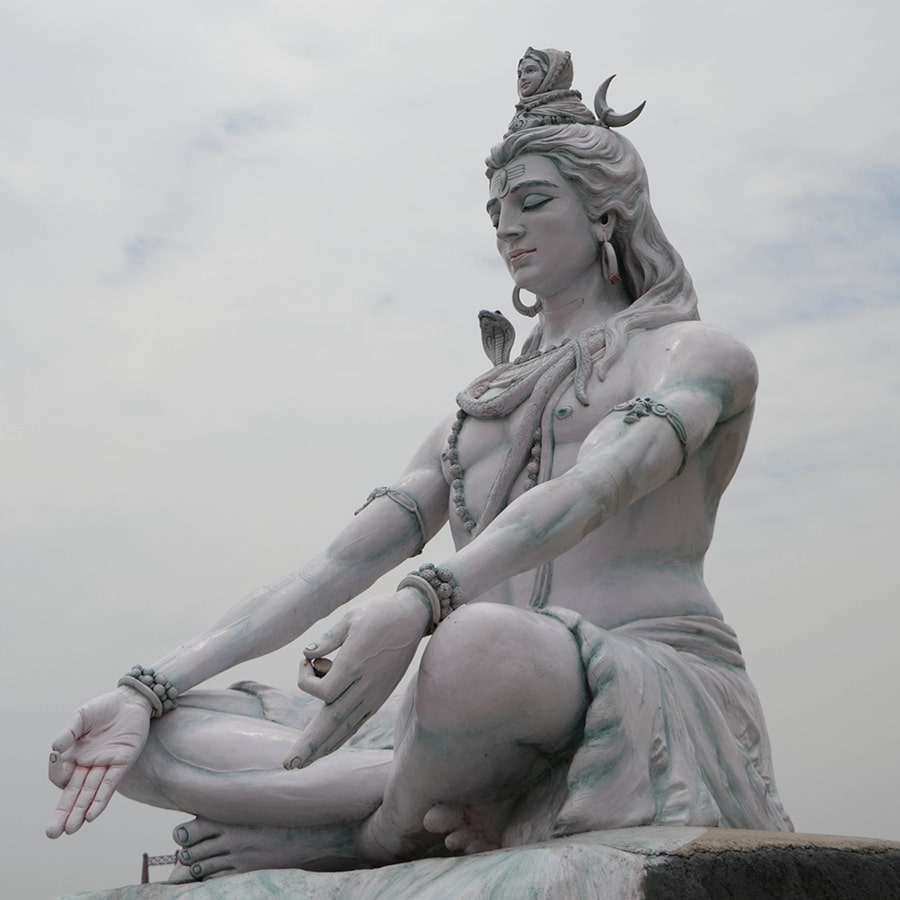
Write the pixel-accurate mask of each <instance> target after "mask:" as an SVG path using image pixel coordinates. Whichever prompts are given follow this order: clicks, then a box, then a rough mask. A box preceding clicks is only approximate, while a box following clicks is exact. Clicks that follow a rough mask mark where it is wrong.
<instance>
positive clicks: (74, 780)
mask: <svg viewBox="0 0 900 900" xmlns="http://www.w3.org/2000/svg"><path fill="white" fill-rule="evenodd" d="M85 778H87V769H85V768H83V767H82V766H76V767H75V771H74V772H72V777H71V778H70V779H69V783H68V784H67V785H66V789H65V790H64V791H63V792H62V794H60V797H59V803H57V804H56V811H55V814H54V816H53V818H52V819H51V820H50V824H49V825H48V826H47V837H50V838H58V837H59V836H60V835H61V834H62V833H63V832H64V831H65V832H66V833H67V834H71V833H72V831H77V830H78V829H77V828H73V829H72V831H70V830H69V829H68V827H67V826H68V821H69V817H70V816H71V814H72V808H73V807H74V806H75V801H76V800H77V799H78V794H79V793H80V791H81V786H82V785H83V784H84V780H85Z"/></svg>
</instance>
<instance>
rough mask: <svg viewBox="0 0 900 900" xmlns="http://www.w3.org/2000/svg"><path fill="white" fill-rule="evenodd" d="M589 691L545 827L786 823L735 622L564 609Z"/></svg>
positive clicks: (765, 826) (557, 614)
mask: <svg viewBox="0 0 900 900" xmlns="http://www.w3.org/2000/svg"><path fill="white" fill-rule="evenodd" d="M541 614H544V615H550V616H553V617H554V618H556V619H558V620H559V621H561V622H562V623H563V624H564V625H566V627H567V628H569V630H570V631H571V632H572V635H573V636H574V638H575V640H576V642H577V643H578V646H579V649H580V651H581V658H582V661H583V664H584V671H585V677H586V679H587V683H588V686H589V688H590V694H591V700H590V703H589V705H588V709H587V713H586V715H585V723H584V731H583V734H582V736H581V739H580V741H579V744H578V747H577V749H576V750H575V753H574V755H573V756H572V758H571V761H570V762H569V764H568V769H567V772H566V779H565V786H564V788H563V790H562V791H561V794H560V799H561V800H562V804H561V807H560V808H559V811H558V812H557V813H556V814H555V819H554V821H553V826H552V830H553V833H554V834H557V835H560V834H573V833H578V832H583V831H594V830H600V829H604V828H621V827H630V826H636V825H707V826H719V827H723V828H750V829H762V830H773V831H791V830H793V826H792V825H791V821H790V819H789V818H788V817H787V816H786V815H785V812H784V808H783V806H782V804H781V801H780V800H779V798H778V794H777V791H776V789H775V784H774V780H773V775H772V759H771V752H770V748H769V740H768V735H767V734H766V730H765V724H764V720H763V714H762V709H761V707H760V703H759V699H758V697H757V694H756V690H755V689H754V687H753V685H752V683H751V682H750V679H749V677H748V675H747V672H746V669H745V667H744V661H743V659H742V657H741V652H740V647H739V645H738V642H737V638H736V636H735V633H734V631H733V630H732V629H731V628H729V626H728V625H726V624H725V623H724V622H723V621H721V620H720V619H717V618H715V617H713V616H673V617H667V618H657V619H645V620H642V621H637V622H632V623H630V624H627V625H623V626H620V627H618V628H614V629H602V628H598V627H597V626H596V625H593V624H592V623H590V622H588V621H587V620H585V619H584V618H583V617H582V616H580V615H578V614H577V613H574V612H572V611H571V610H568V609H562V608H560V607H548V608H547V609H545V610H543V611H542V613H541Z"/></svg>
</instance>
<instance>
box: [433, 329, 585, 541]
mask: <svg viewBox="0 0 900 900" xmlns="http://www.w3.org/2000/svg"><path fill="white" fill-rule="evenodd" d="M568 343H569V338H566V339H565V340H564V341H562V343H560V344H557V345H555V346H552V347H545V348H544V349H543V350H532V351H531V352H526V353H523V354H522V355H521V356H519V357H517V358H516V359H515V360H513V363H512V365H513V366H520V365H524V364H527V363H531V362H534V361H535V360H538V359H540V358H541V357H545V356H547V355H549V354H550V353H552V352H553V351H554V350H558V349H559V348H560V347H564V346H566V345H567V344H568ZM487 389H488V388H487V386H486V385H482V386H479V388H477V389H476V390H475V392H474V393H475V395H476V396H477V395H480V394H482V393H483V391H486V390H487ZM467 418H468V413H466V412H465V410H462V409H458V410H457V411H456V418H455V419H454V420H453V425H452V426H451V428H450V434H449V436H448V437H447V449H446V450H444V452H443V453H441V459H443V460H445V461H446V462H448V463H449V471H450V478H451V481H450V487H451V489H452V491H453V506H454V508H455V510H456V515H457V516H458V517H459V520H460V522H462V525H463V528H465V529H466V531H467V532H468V533H469V534H474V532H475V529H476V528H477V527H478V522H477V521H476V520H475V517H474V516H473V515H472V514H471V513H470V512H469V509H468V507H467V506H466V499H465V471H464V469H463V467H462V465H461V464H460V461H459V435H460V432H461V431H462V427H463V423H464V422H465V421H466V419H467ZM540 470H541V429H540V427H537V428H535V430H534V432H533V435H532V443H531V451H530V456H529V459H528V462H527V463H526V464H525V473H526V474H525V485H524V487H523V490H526V491H529V490H531V488H533V487H534V486H535V485H536V484H537V483H538V474H539V473H540Z"/></svg>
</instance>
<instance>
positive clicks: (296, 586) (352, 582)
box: [154, 501, 421, 692]
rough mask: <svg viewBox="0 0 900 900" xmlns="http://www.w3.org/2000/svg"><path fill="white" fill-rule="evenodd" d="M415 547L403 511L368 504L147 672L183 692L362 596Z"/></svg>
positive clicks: (417, 537) (413, 529)
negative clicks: (290, 569)
mask: <svg viewBox="0 0 900 900" xmlns="http://www.w3.org/2000/svg"><path fill="white" fill-rule="evenodd" d="M420 543H421V533H420V530H419V528H418V526H417V524H416V522H415V519H414V517H412V516H411V515H410V513H409V512H407V511H405V510H403V509H402V508H400V507H399V506H397V505H396V504H393V503H391V502H390V501H386V502H385V501H382V502H379V503H373V504H372V505H371V506H369V507H367V508H366V509H364V510H363V511H362V512H361V513H360V514H359V515H358V516H357V517H356V518H354V520H353V521H352V522H351V523H350V525H348V527H347V528H345V529H344V530H343V531H342V532H341V534H340V535H339V536H338V537H337V538H336V539H335V541H333V542H332V544H331V545H330V546H329V548H328V549H327V550H326V551H324V552H323V553H321V554H320V555H319V556H317V557H316V558H314V559H313V560H311V561H310V562H309V563H308V564H307V565H305V566H304V567H303V568H302V569H300V570H298V571H297V572H295V573H293V574H291V575H289V576H288V577H287V578H285V579H283V580H282V581H280V582H277V583H274V584H271V585H267V586H265V587H263V588H261V589H260V590H258V591H256V592H254V593H253V594H251V595H250V596H248V597H246V598H245V599H244V600H242V601H240V602H239V603H237V604H236V605H235V606H233V607H232V608H231V609H229V610H228V611H227V612H226V613H224V614H223V615H222V616H220V617H219V618H218V619H217V620H216V621H215V622H213V623H212V624H211V625H210V626H209V627H208V628H207V629H205V630H204V631H203V632H202V633H201V634H199V635H198V636H197V637H195V638H193V639H192V640H190V641H187V642H186V643H184V644H182V645H181V646H180V647H178V648H177V649H176V650H174V651H172V652H171V653H169V654H167V655H166V656H164V657H163V658H162V659H160V660H159V661H158V662H156V663H155V664H154V667H155V668H156V669H157V670H158V671H161V672H164V673H165V675H166V676H167V677H168V678H169V679H170V680H171V681H172V682H174V684H175V685H176V686H177V687H178V689H179V691H181V692H184V691H186V690H188V689H189V688H191V687H194V686H195V685H197V684H199V683H201V682H202V681H205V680H206V679H207V678H210V677H211V676H213V675H216V674H218V673H219V672H223V671H225V670H226V669H229V668H231V667H232V666H234V665H237V664H238V663H241V662H245V661H246V660H248V659H254V658H256V657H259V656H264V655H265V654H267V653H271V652H272V651H274V650H277V649H279V648H280V647H283V646H284V645H285V644H288V643H290V642H291V641H292V640H294V639H295V638H296V637H297V636H298V635H300V634H302V633H303V632H304V631H306V630H307V629H308V628H309V627H310V626H312V625H313V624H315V622H317V621H318V620H319V619H321V618H322V617H323V616H326V615H328V614H329V613H331V612H333V611H334V610H335V609H336V608H337V607H338V606H340V605H341V604H343V603H345V602H347V601H348V600H350V599H351V598H353V597H355V596H356V595H357V594H359V593H360V592H362V591H364V590H365V589H366V588H367V587H369V586H370V585H371V584H372V583H373V582H374V581H375V580H376V579H377V578H378V577H379V576H381V575H382V574H384V573H385V572H387V571H389V570H390V569H391V568H393V567H394V566H395V565H397V564H398V563H400V562H401V561H402V560H403V559H405V558H406V557H408V556H410V555H411V554H413V553H414V552H415V551H416V550H417V549H418V546H419V544H420Z"/></svg>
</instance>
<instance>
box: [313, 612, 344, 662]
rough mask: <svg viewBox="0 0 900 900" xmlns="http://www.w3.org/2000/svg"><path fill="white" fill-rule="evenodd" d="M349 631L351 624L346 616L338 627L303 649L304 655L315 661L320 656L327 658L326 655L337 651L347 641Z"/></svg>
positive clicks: (329, 630) (330, 629) (334, 627)
mask: <svg viewBox="0 0 900 900" xmlns="http://www.w3.org/2000/svg"><path fill="white" fill-rule="evenodd" d="M349 631H350V622H349V621H348V619H347V617H346V616H344V618H342V619H341V621H340V622H338V623H337V625H334V626H333V627H332V628H329V629H328V631H326V632H325V634H323V635H322V636H321V637H320V638H319V639H318V640H317V641H312V642H311V643H309V644H307V645H306V646H305V647H304V648H303V655H304V656H305V657H306V658H307V659H315V658H316V657H318V656H325V654H326V653H331V652H332V651H333V650H337V648H338V647H340V646H341V645H342V644H343V643H344V641H345V640H347V633H348V632H349Z"/></svg>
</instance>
